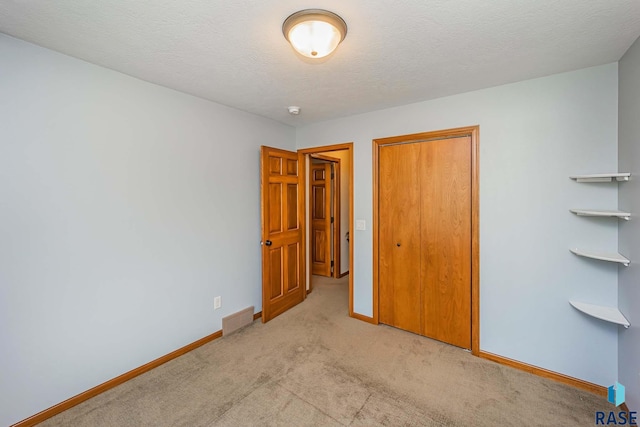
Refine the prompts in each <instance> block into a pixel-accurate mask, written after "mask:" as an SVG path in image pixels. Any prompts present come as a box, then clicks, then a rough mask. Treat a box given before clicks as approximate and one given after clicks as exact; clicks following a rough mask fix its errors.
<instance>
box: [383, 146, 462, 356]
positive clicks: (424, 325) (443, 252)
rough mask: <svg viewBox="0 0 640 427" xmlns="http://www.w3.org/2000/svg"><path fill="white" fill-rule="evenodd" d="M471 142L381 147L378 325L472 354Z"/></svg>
mask: <svg viewBox="0 0 640 427" xmlns="http://www.w3.org/2000/svg"><path fill="white" fill-rule="evenodd" d="M471 150H472V146H471V138H470V137H466V136H465V137H460V138H449V139H438V140H431V141H425V142H413V143H406V144H397V145H382V146H380V147H379V153H378V285H379V320H380V322H382V323H385V324H389V325H392V326H395V327H398V328H401V329H405V330H408V331H411V332H415V333H419V334H422V335H425V336H428V337H430V338H434V339H437V340H440V341H443V342H447V343H450V344H453V345H456V346H459V347H463V348H471V262H472V253H471V246H472V241H471V232H472V229H471V226H472V225H471V220H472V208H471V201H472V199H471V197H472V196H471V193H472V191H471V173H472V170H471V165H472V163H471V162H472V159H471Z"/></svg>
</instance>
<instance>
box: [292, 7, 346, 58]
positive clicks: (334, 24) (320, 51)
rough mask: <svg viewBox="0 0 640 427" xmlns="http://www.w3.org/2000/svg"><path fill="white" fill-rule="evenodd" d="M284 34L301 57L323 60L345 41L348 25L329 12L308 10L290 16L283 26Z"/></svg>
mask: <svg viewBox="0 0 640 427" xmlns="http://www.w3.org/2000/svg"><path fill="white" fill-rule="evenodd" d="M282 33H283V34H284V37H285V38H286V39H287V41H288V42H289V43H291V46H293V48H294V49H295V50H296V51H297V52H299V53H300V54H301V55H303V56H306V57H307V58H323V57H325V56H327V55H329V54H330V53H331V52H333V51H334V50H335V49H336V47H338V45H339V44H340V42H341V41H342V40H344V38H345V36H346V35H347V24H346V23H345V22H344V20H343V19H342V18H340V17H339V16H338V15H336V14H335V13H332V12H329V11H328V10H322V9H306V10H301V11H299V12H296V13H294V14H293V15H291V16H289V17H288V18H287V19H286V20H285V21H284V24H282Z"/></svg>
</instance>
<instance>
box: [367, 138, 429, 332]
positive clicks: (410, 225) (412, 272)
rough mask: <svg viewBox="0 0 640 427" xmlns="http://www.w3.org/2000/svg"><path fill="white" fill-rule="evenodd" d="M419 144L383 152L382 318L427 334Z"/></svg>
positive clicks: (380, 228)
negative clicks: (424, 325)
mask: <svg viewBox="0 0 640 427" xmlns="http://www.w3.org/2000/svg"><path fill="white" fill-rule="evenodd" d="M419 161H420V144H404V145H390V146H383V147H381V148H380V152H379V186H378V191H379V193H378V194H379V233H378V236H379V237H378V238H379V241H378V248H379V270H378V275H379V293H380V294H379V320H380V322H381V323H385V324H387V325H391V326H395V327H397V328H401V329H404V330H407V331H410V332H415V333H422V330H421V324H422V320H421V310H422V304H421V298H420V256H421V248H420V245H421V242H420V239H421V236H420V175H419V171H420V165H419Z"/></svg>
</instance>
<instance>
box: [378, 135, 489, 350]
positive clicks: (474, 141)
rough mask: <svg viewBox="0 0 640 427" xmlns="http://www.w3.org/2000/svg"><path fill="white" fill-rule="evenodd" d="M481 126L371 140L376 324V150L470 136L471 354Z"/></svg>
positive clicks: (475, 323)
mask: <svg viewBox="0 0 640 427" xmlns="http://www.w3.org/2000/svg"><path fill="white" fill-rule="evenodd" d="M479 133H480V126H478V125H476V126H468V127H461V128H455V129H446V130H439V131H433V132H422V133H415V134H410V135H399V136H393V137H388V138H378V139H374V140H373V144H372V145H373V322H374V323H376V324H378V323H379V320H378V309H379V306H380V299H379V289H380V288H379V276H378V272H379V265H378V261H379V248H378V242H379V234H378V227H379V219H378V215H379V200H378V198H379V193H378V191H379V179H380V177H379V167H380V165H379V151H380V148H381V147H382V146H385V145H392V144H408V143H415V142H427V141H430V140H437V139H445V138H458V137H463V136H470V137H471V353H472V354H473V355H474V356H478V355H479V354H480V238H479V237H480V227H479V224H480V173H479V166H480V161H479V157H478V156H479V143H480V141H479Z"/></svg>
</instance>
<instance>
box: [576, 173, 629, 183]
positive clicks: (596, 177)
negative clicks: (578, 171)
mask: <svg viewBox="0 0 640 427" xmlns="http://www.w3.org/2000/svg"><path fill="white" fill-rule="evenodd" d="M630 176H631V174H630V173H628V172H624V173H594V174H590V175H574V176H570V177H569V178H571V179H575V180H576V181H577V182H611V181H614V180H615V181H619V182H620V181H629V177H630Z"/></svg>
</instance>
